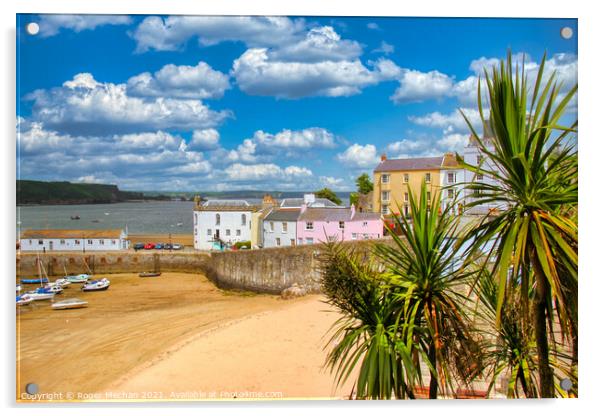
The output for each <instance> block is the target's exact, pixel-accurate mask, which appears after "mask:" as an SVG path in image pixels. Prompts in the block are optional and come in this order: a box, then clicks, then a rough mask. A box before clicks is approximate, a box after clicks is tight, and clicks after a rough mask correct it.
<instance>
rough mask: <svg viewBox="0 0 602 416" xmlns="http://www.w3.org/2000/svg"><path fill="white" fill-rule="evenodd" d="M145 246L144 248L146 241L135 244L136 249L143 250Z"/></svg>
mask: <svg viewBox="0 0 602 416" xmlns="http://www.w3.org/2000/svg"><path fill="white" fill-rule="evenodd" d="M143 248H144V243H136V244H134V250H142V249H143Z"/></svg>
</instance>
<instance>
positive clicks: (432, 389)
mask: <svg viewBox="0 0 602 416" xmlns="http://www.w3.org/2000/svg"><path fill="white" fill-rule="evenodd" d="M428 357H429V361H430V362H431V365H432V366H433V368H434V369H435V372H433V370H430V372H431V381H430V383H429V399H436V398H437V390H438V388H439V383H438V382H437V373H436V369H437V351H436V349H435V341H433V342H432V343H431V345H430V346H429V352H428Z"/></svg>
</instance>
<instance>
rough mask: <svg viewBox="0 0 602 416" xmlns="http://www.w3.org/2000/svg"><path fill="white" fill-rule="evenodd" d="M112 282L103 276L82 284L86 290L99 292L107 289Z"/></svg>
mask: <svg viewBox="0 0 602 416" xmlns="http://www.w3.org/2000/svg"><path fill="white" fill-rule="evenodd" d="M110 285H111V282H110V281H109V279H107V278H104V277H103V278H102V279H100V280H90V281H88V282H86V284H85V285H83V286H82V290H83V291H84V292H98V291H101V290H107V289H108V288H109V286H110Z"/></svg>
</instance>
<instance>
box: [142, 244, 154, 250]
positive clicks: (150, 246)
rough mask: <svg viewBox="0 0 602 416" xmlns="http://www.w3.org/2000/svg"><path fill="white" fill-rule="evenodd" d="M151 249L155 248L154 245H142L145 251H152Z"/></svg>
mask: <svg viewBox="0 0 602 416" xmlns="http://www.w3.org/2000/svg"><path fill="white" fill-rule="evenodd" d="M153 248H155V243H146V244H145V245H144V249H145V250H152V249H153Z"/></svg>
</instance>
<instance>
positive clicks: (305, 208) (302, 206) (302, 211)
mask: <svg viewBox="0 0 602 416" xmlns="http://www.w3.org/2000/svg"><path fill="white" fill-rule="evenodd" d="M305 211H307V204H305V203H303V204H301V214H303V213H304V212H305Z"/></svg>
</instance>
